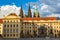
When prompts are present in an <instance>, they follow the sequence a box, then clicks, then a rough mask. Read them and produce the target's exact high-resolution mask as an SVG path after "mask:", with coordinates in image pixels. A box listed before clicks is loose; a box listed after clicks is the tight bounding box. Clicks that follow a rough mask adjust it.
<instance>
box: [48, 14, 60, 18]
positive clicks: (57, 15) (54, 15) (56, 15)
mask: <svg viewBox="0 0 60 40" xmlns="http://www.w3.org/2000/svg"><path fill="white" fill-rule="evenodd" d="M47 17H60V14H51V15H47Z"/></svg>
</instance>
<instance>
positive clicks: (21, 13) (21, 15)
mask: <svg viewBox="0 0 60 40" xmlns="http://www.w3.org/2000/svg"><path fill="white" fill-rule="evenodd" d="M19 16H20V17H21V18H23V10H22V5H21V9H20V14H19Z"/></svg>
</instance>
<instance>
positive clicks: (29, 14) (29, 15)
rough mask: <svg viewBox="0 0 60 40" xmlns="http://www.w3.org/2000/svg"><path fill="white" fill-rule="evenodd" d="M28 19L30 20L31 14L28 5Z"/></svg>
mask: <svg viewBox="0 0 60 40" xmlns="http://www.w3.org/2000/svg"><path fill="white" fill-rule="evenodd" d="M28 17H30V18H32V13H31V9H30V4H29V7H28Z"/></svg>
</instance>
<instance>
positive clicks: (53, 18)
mask: <svg viewBox="0 0 60 40" xmlns="http://www.w3.org/2000/svg"><path fill="white" fill-rule="evenodd" d="M21 20H56V18H55V17H45V18H21Z"/></svg>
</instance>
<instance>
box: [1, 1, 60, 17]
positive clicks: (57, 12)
mask: <svg viewBox="0 0 60 40" xmlns="http://www.w3.org/2000/svg"><path fill="white" fill-rule="evenodd" d="M28 3H30V6H31V12H32V14H34V11H35V10H34V9H35V8H36V6H35V5H33V4H36V5H37V8H38V11H39V13H40V16H41V17H60V0H0V17H3V15H8V14H9V13H11V12H13V13H16V14H18V15H19V11H20V6H21V5H22V8H23V11H24V14H27V10H28Z"/></svg>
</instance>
